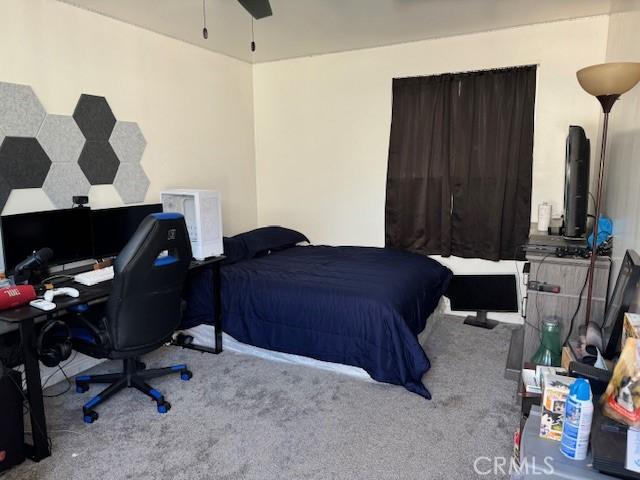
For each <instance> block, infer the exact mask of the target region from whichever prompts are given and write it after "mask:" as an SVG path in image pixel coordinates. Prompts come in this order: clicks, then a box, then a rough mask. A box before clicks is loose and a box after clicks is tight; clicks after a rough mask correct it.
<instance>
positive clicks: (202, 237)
mask: <svg viewBox="0 0 640 480" xmlns="http://www.w3.org/2000/svg"><path fill="white" fill-rule="evenodd" d="M160 201H161V202H162V210H163V211H165V212H178V213H181V214H182V215H184V218H185V221H186V223H187V230H188V231H189V238H190V239H191V250H192V251H193V257H194V258H196V259H198V260H203V259H205V258H207V257H215V256H218V255H222V252H223V247H222V208H221V202H220V194H219V193H218V192H213V191H211V190H189V189H186V190H167V191H165V192H160Z"/></svg>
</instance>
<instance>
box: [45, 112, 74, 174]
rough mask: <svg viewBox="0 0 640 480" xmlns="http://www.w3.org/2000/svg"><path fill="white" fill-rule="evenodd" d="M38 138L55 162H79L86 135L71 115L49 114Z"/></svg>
mask: <svg viewBox="0 0 640 480" xmlns="http://www.w3.org/2000/svg"><path fill="white" fill-rule="evenodd" d="M37 138H38V141H39V142H40V145H42V148H43V149H44V151H45V152H47V155H49V158H50V159H51V161H52V162H54V163H57V162H77V161H78V157H79V156H80V152H81V151H82V147H84V135H83V134H82V132H81V131H80V129H79V128H78V125H77V124H76V121H75V120H74V119H73V117H72V116H70V115H47V116H46V117H45V119H44V122H42V126H41V127H40V131H39V132H38V137H37Z"/></svg>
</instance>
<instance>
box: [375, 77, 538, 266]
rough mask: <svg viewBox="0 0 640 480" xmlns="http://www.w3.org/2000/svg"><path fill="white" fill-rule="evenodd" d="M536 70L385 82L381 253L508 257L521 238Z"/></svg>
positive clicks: (527, 207) (526, 219)
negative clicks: (389, 90)
mask: <svg viewBox="0 0 640 480" xmlns="http://www.w3.org/2000/svg"><path fill="white" fill-rule="evenodd" d="M535 81H536V67H535V66H530V67H518V68H509V69H502V70H489V71H482V72H470V73H461V74H446V75H437V76H431V77H416V78H402V79H394V81H393V111H392V118H391V137H390V142H389V165H388V171H387V200H386V208H385V227H386V228H385V230H386V233H385V236H386V245H387V246H389V247H395V248H402V249H405V250H410V251H414V252H418V253H425V254H441V255H444V256H449V255H456V256H460V257H477V258H486V259H489V260H500V259H513V258H514V256H515V254H516V250H517V247H518V246H519V245H522V244H523V243H525V241H526V240H527V237H528V234H529V223H530V214H531V166H532V160H533V156H532V153H533V116H534V101H535Z"/></svg>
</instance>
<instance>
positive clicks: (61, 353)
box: [36, 320, 73, 367]
mask: <svg viewBox="0 0 640 480" xmlns="http://www.w3.org/2000/svg"><path fill="white" fill-rule="evenodd" d="M54 330H58V332H56V334H55V335H54V334H53V331H54ZM60 331H62V332H60ZM60 333H62V335H60ZM72 350H73V348H72V346H71V332H70V331H69V327H68V326H67V324H66V323H64V322H61V321H60V320H50V321H48V322H47V323H45V324H44V325H43V326H42V328H41V329H40V333H39V334H38V340H37V342H36V351H37V353H38V358H39V359H40V361H41V362H42V363H43V364H44V365H45V366H46V367H56V366H58V364H60V362H64V361H65V360H66V359H68V358H69V357H70V356H71V351H72Z"/></svg>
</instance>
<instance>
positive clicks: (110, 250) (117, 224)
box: [91, 203, 162, 258]
mask: <svg viewBox="0 0 640 480" xmlns="http://www.w3.org/2000/svg"><path fill="white" fill-rule="evenodd" d="M158 212H162V204H160V203H154V204H149V205H134V206H131V207H117V208H103V209H100V210H91V224H92V227H93V249H94V255H95V257H96V258H106V257H112V256H115V255H118V253H120V251H121V250H122V249H123V248H124V246H125V245H126V244H127V242H128V241H129V239H130V238H131V237H132V236H133V234H134V233H135V231H136V230H137V229H138V226H139V225H140V222H142V220H143V219H144V218H145V217H146V216H147V215H149V214H151V213H158Z"/></svg>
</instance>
